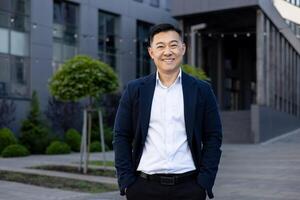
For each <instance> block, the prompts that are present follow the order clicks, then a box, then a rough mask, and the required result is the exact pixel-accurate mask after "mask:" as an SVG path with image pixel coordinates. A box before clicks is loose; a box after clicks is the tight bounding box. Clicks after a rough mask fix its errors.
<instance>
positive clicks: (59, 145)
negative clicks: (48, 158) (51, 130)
mask: <svg viewBox="0 0 300 200" xmlns="http://www.w3.org/2000/svg"><path fill="white" fill-rule="evenodd" d="M70 152H71V148H70V146H69V145H68V144H66V143H64V142H60V141H53V142H52V143H51V144H50V145H49V146H48V147H47V149H46V154H50V155H53V154H68V153H70Z"/></svg>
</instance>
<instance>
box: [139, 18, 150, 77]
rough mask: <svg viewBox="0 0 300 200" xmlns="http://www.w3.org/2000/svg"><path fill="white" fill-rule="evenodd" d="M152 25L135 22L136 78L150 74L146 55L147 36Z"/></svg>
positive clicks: (148, 58) (148, 60) (147, 55)
mask: <svg viewBox="0 0 300 200" xmlns="http://www.w3.org/2000/svg"><path fill="white" fill-rule="evenodd" d="M151 26H152V24H149V23H146V22H141V21H138V22H137V42H136V77H137V78H138V77H141V76H145V75H148V74H150V68H151V61H150V60H151V59H150V56H149V54H148V50H147V49H148V48H147V47H148V35H149V31H150V28H151Z"/></svg>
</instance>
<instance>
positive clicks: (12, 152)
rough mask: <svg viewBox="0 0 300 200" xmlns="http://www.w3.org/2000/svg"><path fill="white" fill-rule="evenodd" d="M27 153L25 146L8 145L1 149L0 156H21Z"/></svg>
mask: <svg viewBox="0 0 300 200" xmlns="http://www.w3.org/2000/svg"><path fill="white" fill-rule="evenodd" d="M29 154H30V153H29V151H28V150H27V148H26V147H24V146H22V145H20V144H12V145H9V146H7V147H6V148H5V149H4V150H3V151H2V157H22V156H28V155H29Z"/></svg>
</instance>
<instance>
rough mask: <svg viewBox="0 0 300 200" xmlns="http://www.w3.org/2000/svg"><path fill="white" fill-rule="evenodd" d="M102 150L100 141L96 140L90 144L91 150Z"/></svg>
mask: <svg viewBox="0 0 300 200" xmlns="http://www.w3.org/2000/svg"><path fill="white" fill-rule="evenodd" d="M100 151H101V143H100V142H99V141H94V142H92V143H91V145H90V152H100Z"/></svg>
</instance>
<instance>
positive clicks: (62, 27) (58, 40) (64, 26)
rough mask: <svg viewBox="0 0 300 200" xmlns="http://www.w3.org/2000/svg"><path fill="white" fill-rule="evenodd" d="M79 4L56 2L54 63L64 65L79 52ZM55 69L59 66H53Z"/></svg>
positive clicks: (54, 13) (54, 12)
mask: <svg viewBox="0 0 300 200" xmlns="http://www.w3.org/2000/svg"><path fill="white" fill-rule="evenodd" d="M78 13H79V7H78V5H77V4H74V3H70V2H67V1H58V0H55V1H54V8H53V22H54V24H53V39H54V43H53V63H63V62H64V61H65V60H66V59H69V58H71V57H73V56H75V55H76V54H77V51H78V24H79V19H78ZM53 67H54V69H56V68H58V66H53Z"/></svg>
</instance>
